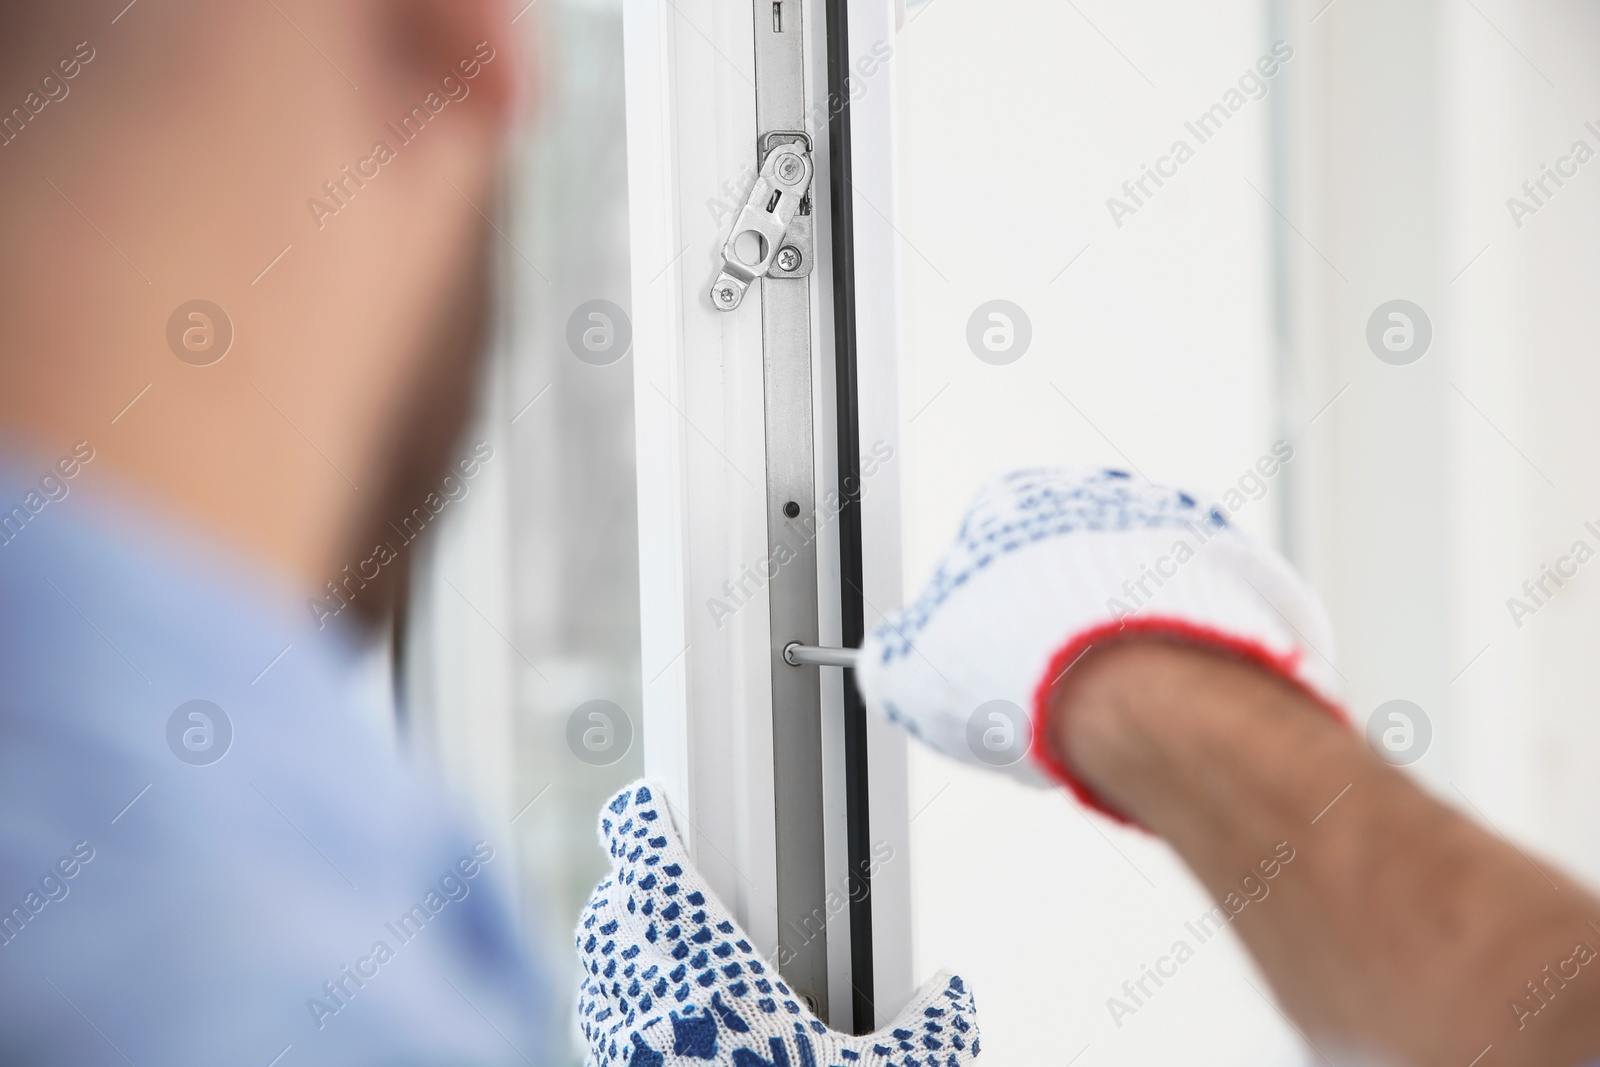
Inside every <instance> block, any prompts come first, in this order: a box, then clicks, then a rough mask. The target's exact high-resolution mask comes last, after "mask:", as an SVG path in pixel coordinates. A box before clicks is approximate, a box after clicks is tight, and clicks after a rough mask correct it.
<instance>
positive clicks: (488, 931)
mask: <svg viewBox="0 0 1600 1067" xmlns="http://www.w3.org/2000/svg"><path fill="white" fill-rule="evenodd" d="M514 14H515V10H514V9H512V8H510V7H509V6H508V5H507V4H504V3H501V2H498V0H348V2H341V3H338V4H305V3H292V2H290V0H273V2H268V3H259V4H257V3H246V4H239V3H210V2H201V0H159V2H156V0H142V2H137V3H133V4H129V3H128V2H127V0H106V2H94V3H89V4H39V3H7V4H4V5H0V71H4V75H3V77H0V108H3V112H0V196H3V199H4V204H5V223H4V226H3V227H0V257H3V263H0V277H3V278H4V279H5V284H4V285H3V286H0V321H3V322H4V324H5V331H4V338H3V340H0V351H3V353H4V354H3V356H0V450H3V451H0V604H3V605H4V609H5V613H6V625H5V640H4V641H3V642H0V680H3V689H0V810H3V811H4V812H5V819H4V824H3V827H0V870H3V871H4V872H5V876H4V879H3V880H0V1048H3V1050H4V1052H3V1053H0V1059H4V1060H5V1061H6V1062H8V1063H19V1064H20V1063H26V1064H49V1063H62V1064H98V1063H106V1064H111V1063H127V1062H132V1063H135V1064H139V1065H140V1067H144V1065H147V1064H189V1063H193V1064H200V1063H205V1064H215V1063H224V1062H226V1063H255V1064H261V1065H265V1064H267V1063H269V1062H280V1063H282V1064H284V1065H289V1064H298V1063H329V1064H332V1063H338V1064H352V1063H383V1064H395V1063H428V1064H435V1063H441V1064H442V1063H450V1064H476V1063H484V1064H489V1063H495V1064H498V1063H522V1062H524V1060H525V1058H527V1059H539V1060H542V1059H544V1058H545V1056H546V1052H545V1049H546V1047H547V1045H549V1044H550V1043H551V1042H553V1041H555V1040H559V1039H562V1038H563V1037H564V1033H563V1028H562V1026H561V1025H560V1023H559V1021H557V1022H552V1021H551V1020H549V1019H546V1018H544V1013H545V1012H546V1011H547V1004H548V1003H549V1002H550V1001H551V1000H552V998H550V997H549V996H547V991H546V989H545V987H544V984H543V980H542V978H541V977H540V976H539V974H538V972H537V971H536V970H535V969H534V967H533V966H532V964H531V962H530V961H531V958H532V957H531V955H530V953H529V952H528V951H527V949H526V948H525V946H524V945H523V944H522V943H521V940H520V938H521V934H520V932H519V931H518V930H517V928H516V927H515V925H514V924H513V922H512V921H511V917H510V912H509V909H508V908H507V906H506V901H505V899H504V897H503V895H502V894H501V892H500V891H499V890H498V889H497V888H496V883H497V882H499V881H500V880H501V878H502V876H501V875H500V873H499V872H501V871H503V870H504V869H505V868H507V867H509V866H510V864H511V863H512V858H511V856H510V853H509V848H508V843H507V842H505V841H498V840H479V839H478V838H476V837H474V836H470V835H467V834H466V833H464V832H463V831H462V829H461V828H460V827H459V826H458V825H456V823H455V821H454V820H453V818H452V816H451V815H450V808H449V806H448V805H447V804H446V803H445V802H444V801H443V800H442V799H441V798H440V797H439V796H437V795H436V794H435V793H434V792H433V791H432V790H431V789H429V788H427V787H425V786H424V785H423V784H421V783H420V782H419V780H417V779H416V777H415V776H414V775H413V774H412V773H411V772H410V771H408V770H407V769H406V768H405V767H403V766H401V765H399V763H398V762H397V761H396V759H395V757H394V756H393V755H392V754H391V752H390V750H389V749H390V746H388V745H387V744H386V743H385V742H384V741H383V740H381V739H380V738H379V737H377V736H375V735H373V734H372V733H371V732H370V731H369V730H368V729H367V728H366V727H365V726H364V725H363V723H362V721H361V720H360V719H359V717H358V716H357V715H356V714H354V712H353V710H352V708H351V706H350V705H351V699H350V692H351V690H352V688H353V686H354V674H355V671H354V659H355V653H356V649H357V648H358V646H359V643H360V642H364V641H365V640H367V639H366V638H365V637H364V636H362V635H360V634H359V633H358V632H356V631H359V629H360V626H359V625H354V626H353V625H352V624H359V623H360V622H362V621H366V622H370V621H372V620H375V619H378V618H381V617H382V616H383V615H384V612H385V611H386V606H387V598H386V592H387V590H388V589H389V588H390V587H391V586H392V582H393V579H394V577H395V575H397V574H399V573H400V572H401V571H402V569H403V568H404V567H405V566H406V564H407V562H408V561H407V560H406V559H405V558H404V555H403V553H404V552H405V551H406V547H405V546H406V540H407V538H408V535H409V536H414V535H415V531H412V530H395V529H390V528H387V527H386V522H387V521H388V520H396V521H401V520H402V518H403V517H405V516H414V515H416V514H417V512H418V510H419V509H420V511H421V514H422V515H423V516H424V517H426V516H428V515H429V514H431V511H432V510H433V508H432V504H431V503H430V501H433V500H437V499H438V497H439V496H441V495H444V494H445V493H447V492H449V487H450V486H454V485H458V484H459V483H460V482H461V481H462V480H464V479H466V478H468V477H470V473H471V472H472V471H474V470H475V469H476V465H477V464H479V463H481V462H482V460H483V458H484V457H483V455H482V454H481V452H479V451H475V450H474V448H473V446H472V443H471V442H467V441H463V440H461V439H460V436H461V432H462V427H463V424H464V418H465V415H466V414H467V410H468V406H469V398H470V396H471V393H472V385H473V376H474V364H475V360H474V355H475V353H476V351H477V349H478V340H479V324H480V322H481V320H482V313H481V312H482V304H483V300H484V294H485V292H486V287H485V285H484V267H485V262H486V256H485V249H486V234H487V235H488V236H489V237H492V236H493V232H492V230H489V229H488V227H487V226H486V225H485V223H484V219H483V216H482V215H480V214H479V208H480V207H481V208H483V209H484V210H488V209H489V207H490V205H492V204H493V203H494V200H495V189H494V184H495V178H496V172H497V163H498V158H499V152H500V146H501V142H502V137H503V134H504V131H505V129H506V127H507V125H508V120H509V118H510V116H511V112H512V109H513V106H514V104H515V103H516V96H517V91H518V84H519V78H520V76H521V72H520V71H519V70H518V64H519V58H518V57H517V55H516V54H515V48H514V36H513V28H512V27H511V25H510V20H511V18H512V16H513V15H514ZM415 521H416V522H419V523H420V522H421V521H423V520H422V519H417V520H415ZM379 544H389V545H392V546H395V548H396V549H397V550H398V553H399V554H400V558H395V559H381V558H380V559H375V558H374V556H375V546H377V545H379ZM330 583H331V584H330ZM308 600H315V601H317V602H318V603H321V604H323V605H325V610H324V612H320V613H319V614H320V615H321V616H322V617H321V618H318V617H315V616H313V614H312V613H311V612H309V611H308V610H307V609H306V603H307V601H308ZM278 1057H281V1059H275V1058H278Z"/></svg>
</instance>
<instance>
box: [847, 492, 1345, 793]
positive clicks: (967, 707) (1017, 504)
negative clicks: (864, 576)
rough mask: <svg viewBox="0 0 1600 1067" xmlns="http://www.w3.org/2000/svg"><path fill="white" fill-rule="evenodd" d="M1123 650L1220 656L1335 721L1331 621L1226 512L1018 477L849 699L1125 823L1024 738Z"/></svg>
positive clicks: (943, 748)
mask: <svg viewBox="0 0 1600 1067" xmlns="http://www.w3.org/2000/svg"><path fill="white" fill-rule="evenodd" d="M1135 634H1164V635H1167V636H1170V637H1178V638H1182V639H1186V640H1190V641H1194V642H1197V643H1202V644H1207V645H1211V646H1214V647H1218V648H1221V649H1225V650H1227V651H1229V652H1232V653H1234V654H1236V655H1238V656H1241V657H1244V658H1246V659H1249V660H1251V661H1254V662H1255V663H1257V664H1259V665H1261V666H1262V667H1265V668H1267V669H1269V670H1272V671H1275V672H1277V673H1279V674H1281V675H1283V676H1284V677H1286V678H1288V679H1290V680H1291V681H1293V682H1294V683H1295V684H1296V685H1298V686H1300V687H1302V688H1303V689H1305V690H1307V691H1309V692H1310V693H1311V694H1312V695H1313V696H1315V697H1317V698H1318V700H1319V702H1320V703H1321V704H1323V706H1325V707H1327V708H1328V709H1329V710H1330V711H1331V712H1333V713H1334V714H1335V715H1336V716H1339V717H1342V713H1341V712H1339V711H1338V710H1337V707H1336V705H1335V703H1334V702H1335V700H1336V698H1337V687H1336V685H1335V672H1334V670H1333V665H1332V663H1331V662H1330V661H1328V660H1327V659H1325V658H1324V657H1325V656H1331V655H1332V654H1333V650H1332V646H1333V640H1332V636H1331V634H1330V631H1329V625H1328V621H1327V618H1326V615H1325V614H1324V612H1323V610H1322V607H1321V605H1320V604H1319V602H1318V601H1317V598H1316V596H1315V594H1313V593H1312V592H1311V591H1310V589H1308V588H1307V587H1306V585H1305V584H1304V583H1303V582H1302V581H1301V580H1300V578H1299V576H1298V575H1297V574H1295V572H1294V571H1293V570H1292V569H1291V568H1290V567H1289V565H1288V564H1287V563H1286V562H1284V561H1283V560H1282V559H1281V558H1279V557H1278V556H1277V554H1275V553H1273V552H1271V551H1270V550H1268V549H1265V548H1262V547H1260V546H1258V545H1256V544H1255V543H1253V542H1252V541H1250V539H1249V538H1247V537H1245V535H1244V534H1242V533H1240V532H1239V531H1237V530H1235V529H1234V528H1233V527H1232V526H1230V525H1229V524H1228V521H1227V519H1226V518H1225V517H1224V516H1223V514H1222V513H1221V511H1220V510H1217V509H1213V508H1206V507H1202V506H1201V505H1200V504H1199V503H1197V501H1196V499H1195V498H1194V497H1192V496H1190V495H1189V494H1187V493H1183V492H1179V491H1177V490H1174V489H1163V488H1160V487H1157V486H1151V485H1144V484H1140V483H1137V482H1135V481H1134V480H1133V479H1132V478H1131V477H1129V476H1128V475H1127V474H1124V473H1123V472H1121V471H1114V470H1098V469H1097V470H1077V471H1067V470H1027V471H1016V472H1014V473H1011V474H1008V475H1005V476H1004V477H1002V478H999V479H997V480H996V481H994V482H991V483H989V484H988V485H987V486H985V487H984V488H983V489H982V490H980V491H979V493H978V494H977V496H976V498H975V499H974V500H973V503H972V506H971V508H970V509H969V510H968V512H967V514H966V517H965V518H964V519H963V521H962V523H961V528H960V530H959V531H958V532H957V535H956V542H955V544H954V545H953V546H952V547H951V548H950V550H949V551H948V552H947V553H946V554H945V556H944V558H943V560H942V561H941V562H940V564H939V566H938V568H937V569H936V570H935V571H934V574H933V577H932V578H931V579H930V580H929V582H928V584H927V587H926V588H924V589H923V591H922V595H921V596H919V597H918V598H917V599H916V601H915V602H913V603H912V604H911V605H910V606H909V607H907V608H906V609H905V610H903V611H900V612H897V613H895V614H893V615H890V616H889V617H888V618H886V619H885V620H884V621H883V623H881V624H880V625H879V626H877V627H876V628H874V629H873V631H872V632H871V634H869V635H868V637H867V640H866V642H865V643H864V647H863V648H862V651H861V657H860V660H859V661H858V664H857V667H856V671H855V675H856V683H857V685H858V686H859V687H860V689H861V694H862V697H863V699H864V700H865V702H866V704H867V706H868V707H870V708H873V709H875V710H876V711H877V712H878V713H880V714H882V715H884V716H886V717H887V718H889V719H890V720H892V721H894V722H898V723H900V724H901V725H902V726H904V727H905V728H906V729H907V730H908V731H909V732H910V733H912V734H913V735H915V736H916V737H919V738H921V739H922V740H923V741H925V742H927V743H928V744H929V745H931V746H933V747H934V748H935V749H937V750H939V751H940V752H943V753H944V754H945V755H948V756H953V757H955V758H957V759H960V760H964V761H967V762H972V763H982V764H987V765H989V766H993V767H999V768H1002V769H1004V770H1006V771H1007V773H1010V774H1012V775H1013V776H1015V777H1016V778H1018V779H1020V780H1022V781H1024V782H1027V783H1029V784H1033V785H1048V784H1049V783H1050V781H1051V780H1052V779H1054V780H1055V781H1058V782H1061V783H1063V784H1065V785H1067V786H1068V787H1069V788H1070V789H1072V791H1073V792H1074V793H1075V794H1076V795H1077V796H1078V798H1079V799H1080V800H1082V801H1083V802H1084V803H1086V804H1088V805H1090V806H1091V807H1095V808H1098V809H1099V810H1101V811H1103V812H1105V813H1107V814H1109V815H1111V816H1112V817H1113V818H1118V819H1121V818H1122V817H1121V816H1120V815H1119V814H1118V813H1117V812H1115V811H1112V810H1110V809H1109V808H1107V807H1106V806H1105V805H1104V804H1102V803H1101V802H1100V801H1099V800H1098V798H1096V797H1095V796H1094V794H1093V792H1092V791H1091V790H1089V789H1088V788H1086V787H1085V786H1084V785H1083V784H1082V783H1080V782H1079V781H1078V780H1077V779H1076V778H1075V777H1074V776H1073V775H1072V773H1071V772H1070V770H1069V768H1068V767H1067V766H1066V764H1065V761H1063V760H1058V759H1056V758H1055V757H1054V756H1052V755H1051V753H1050V752H1049V751H1047V747H1046V746H1045V745H1043V744H1036V743H1034V739H1035V738H1036V737H1039V736H1042V735H1043V731H1044V727H1045V725H1046V714H1047V712H1048V711H1049V709H1050V706H1051V703H1052V697H1053V693H1054V687H1055V686H1056V685H1057V684H1058V683H1059V681H1060V679H1061V678H1062V676H1063V675H1064V674H1065V673H1066V671H1067V670H1068V669H1069V668H1070V667H1071V666H1072V665H1073V663H1075V662H1076V661H1077V659H1078V657H1080V656H1082V655H1083V654H1084V653H1085V652H1086V651H1087V650H1088V649H1089V647H1090V646H1091V645H1094V644H1096V643H1105V642H1108V641H1112V640H1116V639H1118V638H1121V637H1127V636H1131V635H1135ZM1062 714H1066V711H1064V710H1063V711H1062Z"/></svg>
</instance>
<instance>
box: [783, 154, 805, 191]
mask: <svg viewBox="0 0 1600 1067" xmlns="http://www.w3.org/2000/svg"><path fill="white" fill-rule="evenodd" d="M805 170H806V168H805V165H804V164H802V163H801V162H800V157H799V156H797V155H795V154H794V153H793V152H789V153H786V154H785V155H784V156H783V158H782V159H780V160H778V179H779V180H780V181H782V182H783V183H784V184H785V185H793V184H794V183H795V182H797V181H799V180H800V175H802V174H804V173H805Z"/></svg>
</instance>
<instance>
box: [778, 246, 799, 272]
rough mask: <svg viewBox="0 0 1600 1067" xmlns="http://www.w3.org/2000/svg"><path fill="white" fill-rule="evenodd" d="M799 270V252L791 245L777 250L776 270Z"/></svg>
mask: <svg viewBox="0 0 1600 1067" xmlns="http://www.w3.org/2000/svg"><path fill="white" fill-rule="evenodd" d="M799 268H800V250H799V249H798V248H795V247H794V246H793V245H784V246H783V247H782V248H780V249H778V269H779V270H798V269H799Z"/></svg>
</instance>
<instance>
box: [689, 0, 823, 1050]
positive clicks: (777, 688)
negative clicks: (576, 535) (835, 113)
mask: <svg viewBox="0 0 1600 1067" xmlns="http://www.w3.org/2000/svg"><path fill="white" fill-rule="evenodd" d="M753 3H754V11H755V30H756V35H755V45H756V47H755V75H756V128H757V129H758V130H759V131H761V134H762V137H761V138H760V143H759V145H758V150H759V151H760V152H761V153H762V156H763V158H762V159H761V161H760V162H761V164H762V169H763V171H765V170H766V169H767V166H766V165H767V164H768V163H769V162H773V161H774V158H775V156H778V157H782V158H777V159H776V166H775V167H774V168H773V170H774V172H775V173H774V174H773V179H774V180H776V181H778V182H780V183H781V182H783V181H784V179H785V169H786V168H787V169H788V170H790V171H792V170H793V167H794V163H793V160H794V159H795V155H794V151H795V149H796V148H797V147H799V146H800V145H801V143H802V142H803V145H804V149H805V154H804V157H803V163H804V167H805V171H806V173H805V175H804V179H805V182H806V184H807V185H809V183H810V180H811V176H812V175H811V167H812V164H811V159H810V141H809V138H806V137H805V136H804V135H803V134H801V133H799V131H803V130H804V129H805V128H806V123H805V120H806V114H805V112H806V91H805V54H804V48H803V41H804V33H803V25H802V21H801V20H802V17H803V15H802V5H803V0H753ZM785 131H792V133H793V135H792V136H784V134H785ZM762 180H763V179H761V178H758V180H757V186H758V189H760V188H761V182H762ZM790 187H791V188H792V187H793V184H792V183H791V185H790ZM754 199H759V198H754ZM770 204H772V199H771V197H768V198H767V202H766V203H765V204H759V205H757V206H758V207H759V208H766V207H767V206H768V205H770ZM775 206H777V207H779V208H780V210H781V208H782V206H783V200H782V196H781V195H780V196H779V204H778V205H775ZM809 208H810V200H809V194H807V196H806V197H805V198H804V199H803V200H802V202H801V203H799V204H797V205H795V210H796V215H797V216H798V217H792V218H791V219H790V220H789V222H790V224H789V226H788V227H785V228H784V230H782V231H780V232H781V233H784V234H785V235H787V233H788V232H789V231H790V230H791V229H793V230H794V231H796V232H804V233H805V234H806V235H807V237H806V239H805V240H804V242H803V247H802V245H801V244H800V243H798V242H789V241H785V242H784V243H782V244H780V243H779V240H780V239H769V240H768V245H767V247H765V248H763V249H761V250H760V251H762V252H763V253H764V257H763V258H764V259H765V260H766V261H767V262H768V263H770V264H771V265H772V266H773V267H775V268H776V270H769V271H767V272H766V273H765V274H764V276H763V277H762V278H761V341H762V360H763V364H764V380H765V405H766V444H767V540H768V548H769V549H770V550H771V555H770V556H769V558H770V559H773V560H775V561H782V562H781V564H780V566H779V567H778V569H777V573H776V575H775V576H774V577H772V579H771V580H770V582H769V583H768V586H767V595H768V600H769V604H770V616H771V652H770V654H771V670H772V749H773V789H774V802H775V809H776V810H775V812H774V817H775V819H776V829H777V878H778V934H779V945H780V948H779V971H780V973H782V975H783V977H784V979H785V980H787V981H788V983H789V984H790V985H791V986H793V987H794V989H795V990H796V992H798V993H800V994H801V996H803V997H805V999H806V1002H807V1004H808V1005H809V1006H810V1007H811V1009H812V1010H813V1011H815V1012H816V1013H817V1015H818V1017H819V1018H821V1019H823V1020H826V1019H827V1018H828V930H827V922H828V915H829V912H828V907H827V888H828V887H827V876H826V865H825V864H826V856H825V851H824V842H825V835H824V832H823V831H824V826H823V789H822V682H821V677H820V676H819V674H818V672H817V671H815V670H797V669H795V668H794V667H792V666H790V664H789V663H788V661H787V660H786V659H785V658H784V654H783V650H784V648H785V647H786V646H787V645H790V644H793V643H796V642H799V643H801V644H808V645H814V644H816V643H817V549H816V521H817V520H816V515H817V509H816V483H815V480H814V465H815V456H816V453H815V449H814V443H813V441H812V419H813V416H812V407H811V286H810V281H809V279H808V278H806V277H803V276H802V277H795V276H792V275H793V273H796V272H803V273H804V274H809V273H810V267H811V262H810V260H811V258H812V257H811V243H810V240H809V233H810V222H811V220H810V217H809V215H810V211H809ZM742 217H743V216H741V218H742ZM796 224H798V225H796ZM738 228H739V224H737V223H736V225H735V231H736V232H735V233H734V234H733V235H732V237H730V243H732V242H734V241H737V240H738V238H739V236H740V235H739V233H738V232H737V231H738ZM774 246H776V247H774ZM786 249H787V250H788V251H789V253H792V254H793V255H797V256H799V257H800V258H799V261H798V262H794V261H793V260H792V258H791V257H790V255H788V254H786V253H785V250H786ZM787 262H794V266H795V268H797V271H796V272H790V274H791V276H787V277H785V276H782V275H783V274H784V273H785V269H784V268H785V265H786V263H787ZM719 284H720V279H719ZM713 299H714V300H715V299H716V298H715V296H714V297H713ZM780 546H781V547H780Z"/></svg>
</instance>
